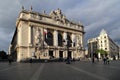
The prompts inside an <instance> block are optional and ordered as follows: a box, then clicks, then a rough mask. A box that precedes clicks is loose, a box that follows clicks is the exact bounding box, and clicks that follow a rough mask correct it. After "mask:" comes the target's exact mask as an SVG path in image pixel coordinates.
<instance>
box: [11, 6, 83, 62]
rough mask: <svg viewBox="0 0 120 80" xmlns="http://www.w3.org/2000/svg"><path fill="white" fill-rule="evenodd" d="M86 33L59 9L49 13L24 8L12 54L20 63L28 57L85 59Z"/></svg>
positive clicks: (12, 42) (81, 26)
mask: <svg viewBox="0 0 120 80" xmlns="http://www.w3.org/2000/svg"><path fill="white" fill-rule="evenodd" d="M84 33H85V32H84V26H83V25H82V24H80V23H75V22H73V21H70V20H68V19H67V18H66V17H65V15H63V14H62V12H61V10H60V9H57V10H55V11H51V12H50V14H46V13H45V12H43V13H39V12H35V11H33V10H32V8H31V9H30V10H25V9H24V7H22V10H21V12H20V13H19V16H18V18H17V21H16V30H15V32H14V35H13V38H12V41H11V44H10V49H9V53H10V54H11V55H12V56H13V57H14V59H16V60H17V61H18V62H19V61H21V60H25V59H28V58H34V59H57V58H63V59H66V58H67V57H69V58H71V59H73V58H74V59H78V58H83V57H84V50H85V49H84V42H83V41H84Z"/></svg>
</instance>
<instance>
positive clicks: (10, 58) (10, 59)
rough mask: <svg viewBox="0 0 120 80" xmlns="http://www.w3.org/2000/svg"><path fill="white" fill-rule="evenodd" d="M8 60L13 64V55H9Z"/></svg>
mask: <svg viewBox="0 0 120 80" xmlns="http://www.w3.org/2000/svg"><path fill="white" fill-rule="evenodd" d="M8 62H9V65H11V64H12V56H11V55H9V56H8Z"/></svg>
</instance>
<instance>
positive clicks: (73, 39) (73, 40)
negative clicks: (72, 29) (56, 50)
mask: <svg viewBox="0 0 120 80" xmlns="http://www.w3.org/2000/svg"><path fill="white" fill-rule="evenodd" d="M73 42H75V35H74V34H72V47H74V43H73Z"/></svg>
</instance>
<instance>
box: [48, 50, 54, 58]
mask: <svg viewBox="0 0 120 80" xmlns="http://www.w3.org/2000/svg"><path fill="white" fill-rule="evenodd" d="M49 56H50V59H51V58H54V56H53V51H49Z"/></svg>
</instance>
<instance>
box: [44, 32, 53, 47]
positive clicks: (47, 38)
mask: <svg viewBox="0 0 120 80" xmlns="http://www.w3.org/2000/svg"><path fill="white" fill-rule="evenodd" d="M45 41H46V43H47V45H49V46H53V34H52V33H51V32H48V33H47V34H46V35H45Z"/></svg>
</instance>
